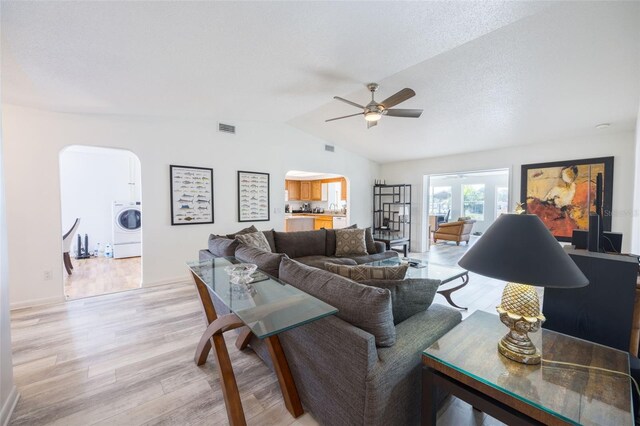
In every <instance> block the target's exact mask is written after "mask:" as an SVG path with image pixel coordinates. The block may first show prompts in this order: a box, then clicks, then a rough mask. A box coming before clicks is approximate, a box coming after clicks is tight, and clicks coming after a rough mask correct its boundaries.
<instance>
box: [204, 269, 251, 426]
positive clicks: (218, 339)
mask: <svg viewBox="0 0 640 426" xmlns="http://www.w3.org/2000/svg"><path fill="white" fill-rule="evenodd" d="M191 274H192V275H193V280H194V281H195V283H196V288H197V289H198V295H199V296H200V301H201V302H202V309H203V311H204V314H205V317H206V319H207V324H208V325H207V331H205V335H209V334H210V335H211V337H210V338H206V339H204V340H205V343H202V339H201V344H199V345H198V352H199V356H198V352H197V353H196V363H197V362H198V360H199V359H201V358H202V356H203V354H204V353H206V354H208V353H209V351H210V350H211V347H212V346H213V349H214V354H215V357H216V367H217V370H218V375H219V377H220V382H221V384H222V395H223V396H224V403H225V407H226V409H227V417H228V418H229V423H230V424H231V425H232V426H246V424H247V421H246V420H245V417H244V410H243V409H242V401H241V400H240V392H239V391H238V384H237V382H236V377H235V375H234V374H233V367H232V366H231V358H230V357H229V352H228V351H227V345H226V344H225V341H224V336H223V335H222V330H223V329H224V330H229V329H231V328H235V327H233V325H235V323H234V322H233V321H234V318H233V317H235V319H237V317H236V316H235V315H233V314H230V315H225V316H224V317H221V318H220V321H218V323H215V321H216V320H218V315H217V314H216V309H215V307H214V306H213V301H212V300H211V296H210V295H209V291H208V290H207V287H206V284H205V283H203V282H202V280H201V279H200V278H199V277H198V276H197V275H196V274H194V273H193V272H192V273H191ZM214 323H215V325H214ZM229 327H231V328H229ZM216 329H219V332H215V330H216ZM203 337H204V336H203ZM204 359H205V360H206V356H205V357H204Z"/></svg>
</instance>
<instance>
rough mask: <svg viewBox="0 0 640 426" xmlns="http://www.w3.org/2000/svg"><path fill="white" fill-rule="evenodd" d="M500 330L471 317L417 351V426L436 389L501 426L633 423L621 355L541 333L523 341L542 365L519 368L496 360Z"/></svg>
mask: <svg viewBox="0 0 640 426" xmlns="http://www.w3.org/2000/svg"><path fill="white" fill-rule="evenodd" d="M507 331H508V329H507V328H506V327H505V326H503V325H502V323H501V322H500V318H499V317H498V316H497V315H492V314H489V313H487V312H482V311H477V312H474V313H473V314H472V315H470V316H469V317H468V318H467V319H465V320H464V321H462V323H460V324H459V325H458V326H456V327H455V328H453V329H452V330H451V331H450V332H448V333H447V334H445V335H444V336H443V337H441V338H440V339H438V340H437V341H436V342H435V343H434V344H433V345H431V347H429V348H428V349H426V350H425V351H424V352H423V355H422V362H423V365H424V366H425V368H424V369H423V404H422V407H423V412H422V424H423V425H424V424H426V425H430V424H435V422H436V412H437V407H436V405H437V401H436V399H437V397H436V388H440V389H442V390H446V391H448V392H451V393H453V394H454V395H455V396H457V397H459V398H461V399H463V400H465V401H467V402H468V403H470V404H471V405H473V406H474V407H475V408H477V409H479V410H481V411H483V412H485V413H487V414H489V415H490V416H492V417H495V418H497V419H498V420H500V421H502V422H504V423H507V424H547V425H559V424H562V425H566V424H570V425H572V424H575V425H577V424H582V425H633V424H634V422H633V415H632V410H633V407H632V402H631V381H630V379H629V377H628V376H626V375H625V374H629V354H628V353H626V352H622V351H619V350H617V349H612V348H609V347H606V346H602V345H599V344H596V343H592V342H588V341H586V340H581V339H578V338H575V337H571V336H567V335H566V334H562V333H557V332H554V331H551V330H547V329H544V328H543V329H541V330H540V332H538V333H531V334H530V337H531V340H532V341H533V342H534V344H535V345H536V346H537V347H538V348H541V349H542V363H541V364H540V365H526V364H520V363H518V362H515V361H512V360H510V359H507V358H505V357H504V356H502V355H500V354H499V353H498V348H497V345H498V341H499V340H500V339H501V338H502V336H504V334H506V332H507ZM590 367H595V368H596V369H594V368H590ZM599 369H607V370H612V371H603V370H599Z"/></svg>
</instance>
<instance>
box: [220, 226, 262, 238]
mask: <svg viewBox="0 0 640 426" xmlns="http://www.w3.org/2000/svg"><path fill="white" fill-rule="evenodd" d="M252 232H258V228H256V227H255V226H253V225H251V226H250V227H248V228H244V229H241V230H239V231H238V232H236V233H235V234H227V238H230V239H232V240H233V239H234V238H235V237H236V235H243V234H250V233H252Z"/></svg>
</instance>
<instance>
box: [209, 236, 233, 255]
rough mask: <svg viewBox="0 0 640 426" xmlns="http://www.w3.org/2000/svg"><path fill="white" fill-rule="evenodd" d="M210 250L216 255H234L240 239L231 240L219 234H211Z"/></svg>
mask: <svg viewBox="0 0 640 426" xmlns="http://www.w3.org/2000/svg"><path fill="white" fill-rule="evenodd" d="M208 246H209V251H210V252H211V254H213V255H214V256H216V257H226V256H233V255H235V253H236V248H237V247H238V241H236V240H230V239H229V238H227V237H222V236H219V235H213V234H211V235H209V244H208Z"/></svg>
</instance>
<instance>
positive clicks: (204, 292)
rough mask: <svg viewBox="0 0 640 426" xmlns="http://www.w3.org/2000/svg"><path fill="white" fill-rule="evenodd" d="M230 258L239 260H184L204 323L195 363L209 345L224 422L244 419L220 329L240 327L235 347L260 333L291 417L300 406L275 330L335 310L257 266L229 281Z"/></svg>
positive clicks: (240, 422) (202, 360)
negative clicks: (245, 278) (247, 279)
mask: <svg viewBox="0 0 640 426" xmlns="http://www.w3.org/2000/svg"><path fill="white" fill-rule="evenodd" d="M234 263H239V262H238V261H236V259H235V258H232V257H230V258H215V259H211V260H207V261H204V262H188V263H187V265H188V266H189V269H190V271H191V274H192V276H193V280H194V281H195V284H196V288H197V290H198V295H199V296H200V301H201V302H202V308H203V311H204V314H205V318H206V324H207V329H206V330H205V332H204V334H203V335H202V337H201V338H200V342H199V343H198V346H197V348H196V355H195V362H196V364H197V365H202V364H204V363H205V362H206V360H207V356H208V355H209V352H210V351H211V349H212V347H213V349H214V354H215V357H216V367H217V369H218V374H219V375H220V379H221V384H222V393H223V395H224V400H225V405H226V408H227V415H228V417H229V423H230V424H231V425H245V424H246V421H245V417H244V411H243V408H242V402H241V401H240V394H239V393H238V385H237V383H236V379H235V375H234V373H233V368H232V366H231V359H230V358H229V352H228V351H227V347H226V345H225V340H224V337H223V333H225V332H227V331H229V330H233V329H236V328H242V329H241V332H240V334H239V335H238V338H237V340H236V346H237V347H238V349H244V348H245V347H246V346H247V345H248V344H249V341H250V339H251V337H252V336H256V337H257V338H259V339H264V340H265V343H266V346H267V348H268V350H269V355H270V356H271V359H272V361H273V366H274V370H275V372H276V375H277V377H278V382H279V384H280V389H281V391H282V396H283V399H284V402H285V406H286V407H287V410H289V412H290V413H291V414H292V415H293V416H294V417H299V416H300V415H302V414H303V412H304V411H303V409H302V404H301V403H300V398H299V396H298V391H297V389H296V385H295V382H294V380H293V377H292V375H291V371H290V370H289V365H288V364H287V360H286V357H285V354H284V351H283V350H282V346H281V345H280V340H279V339H278V333H281V332H283V331H286V330H290V329H292V328H294V327H298V326H300V325H303V324H306V323H309V322H311V321H315V320H318V319H320V318H323V317H326V316H328V315H333V314H335V313H337V312H338V311H337V309H335V308H334V307H333V306H330V305H328V304H326V303H324V302H322V301H321V300H319V299H316V298H315V297H313V296H311V295H309V294H307V293H304V292H303V291H301V290H298V289H297V288H295V287H293V286H291V285H289V284H285V283H283V282H281V281H279V280H277V279H275V278H272V277H270V276H268V275H265V274H263V273H262V272H259V271H258V272H257V273H255V274H254V277H255V279H254V281H253V282H251V283H249V284H235V283H232V282H231V280H230V276H229V274H228V273H227V272H226V271H225V267H227V266H230V265H232V264H234ZM216 306H218V310H217V311H216ZM223 311H224V314H223ZM221 314H222V315H221Z"/></svg>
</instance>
